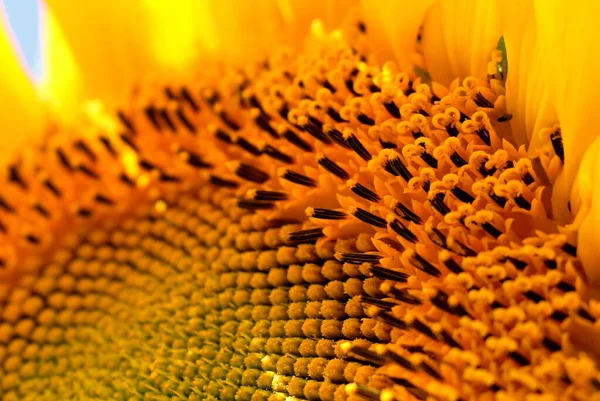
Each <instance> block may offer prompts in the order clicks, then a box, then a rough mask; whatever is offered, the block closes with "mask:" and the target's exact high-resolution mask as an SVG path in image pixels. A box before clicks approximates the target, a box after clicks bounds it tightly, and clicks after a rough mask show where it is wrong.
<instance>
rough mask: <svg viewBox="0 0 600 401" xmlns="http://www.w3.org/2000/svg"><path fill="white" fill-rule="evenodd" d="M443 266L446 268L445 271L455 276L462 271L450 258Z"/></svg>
mask: <svg viewBox="0 0 600 401" xmlns="http://www.w3.org/2000/svg"><path fill="white" fill-rule="evenodd" d="M444 266H446V269H448V270H450V271H451V272H452V273H455V274H459V273H462V272H463V271H464V270H463V268H462V267H461V266H460V265H459V264H458V262H457V261H455V260H454V259H452V258H448V259H447V260H444Z"/></svg>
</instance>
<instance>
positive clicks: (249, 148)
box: [235, 137, 262, 156]
mask: <svg viewBox="0 0 600 401" xmlns="http://www.w3.org/2000/svg"><path fill="white" fill-rule="evenodd" d="M235 143H236V145H238V146H239V147H240V148H242V149H244V150H245V151H246V152H248V153H250V154H251V155H252V156H260V155H261V154H262V152H261V151H260V149H258V148H257V147H256V146H254V145H253V144H252V143H251V142H249V141H248V140H247V139H246V138H242V137H239V138H237V141H236V142H235Z"/></svg>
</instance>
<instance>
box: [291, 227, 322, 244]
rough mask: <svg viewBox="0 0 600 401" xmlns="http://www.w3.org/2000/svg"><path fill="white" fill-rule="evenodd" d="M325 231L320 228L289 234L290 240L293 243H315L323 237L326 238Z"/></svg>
mask: <svg viewBox="0 0 600 401" xmlns="http://www.w3.org/2000/svg"><path fill="white" fill-rule="evenodd" d="M324 236H325V234H324V233H323V229H322V228H320V227H318V228H309V229H307V230H300V231H295V232H293V233H290V234H289V239H290V241H292V242H296V243H303V244H304V243H314V242H316V240H318V239H319V238H321V237H324Z"/></svg>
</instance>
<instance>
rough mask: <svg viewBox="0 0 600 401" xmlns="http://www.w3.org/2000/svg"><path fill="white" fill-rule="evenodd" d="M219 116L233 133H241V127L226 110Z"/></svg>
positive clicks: (220, 112)
mask: <svg viewBox="0 0 600 401" xmlns="http://www.w3.org/2000/svg"><path fill="white" fill-rule="evenodd" d="M217 115H218V116H219V118H220V119H221V121H223V123H224V124H225V125H226V126H227V127H228V128H229V129H231V130H232V131H239V130H240V128H241V127H240V125H239V124H238V123H237V122H235V121H234V120H233V119H232V118H231V117H230V116H229V114H227V112H226V111H225V110H221V111H219V112H218V113H217Z"/></svg>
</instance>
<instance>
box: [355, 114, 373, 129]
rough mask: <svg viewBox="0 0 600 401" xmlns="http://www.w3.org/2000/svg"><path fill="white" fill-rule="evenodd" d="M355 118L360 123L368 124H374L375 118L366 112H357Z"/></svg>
mask: <svg viewBox="0 0 600 401" xmlns="http://www.w3.org/2000/svg"><path fill="white" fill-rule="evenodd" d="M356 119H357V120H358V121H359V122H360V123H361V124H365V125H370V126H373V125H375V120H373V119H372V118H371V117H369V116H367V115H366V114H359V115H357V116H356Z"/></svg>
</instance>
